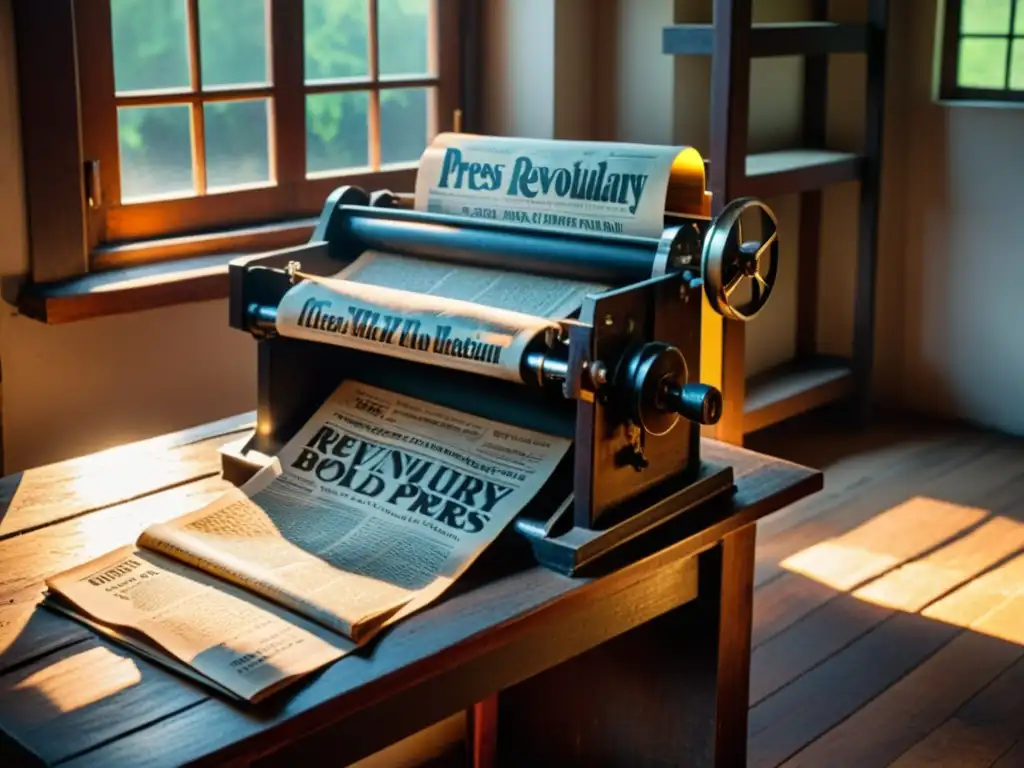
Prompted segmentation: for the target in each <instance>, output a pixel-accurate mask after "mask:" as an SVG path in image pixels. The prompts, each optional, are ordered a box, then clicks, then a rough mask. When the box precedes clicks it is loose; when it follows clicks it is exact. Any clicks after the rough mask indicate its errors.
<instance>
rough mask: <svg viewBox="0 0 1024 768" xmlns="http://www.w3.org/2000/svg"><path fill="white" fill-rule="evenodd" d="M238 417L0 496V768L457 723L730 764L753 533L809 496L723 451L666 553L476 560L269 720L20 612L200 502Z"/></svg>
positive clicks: (4, 487)
mask: <svg viewBox="0 0 1024 768" xmlns="http://www.w3.org/2000/svg"><path fill="white" fill-rule="evenodd" d="M252 422H253V415H252V414H245V415H242V416H239V417H237V418H233V419H227V420H224V421H221V422H217V423H215V424H210V425H205V426H203V427H200V428H197V429H194V430H188V431H186V432H182V433H177V434H174V435H169V436H166V437H161V438H157V439H154V440H149V441H145V442H142V443H136V444H133V445H129V446H125V447H124V448H119V449H116V450H113V451H108V452H104V453H101V454H94V455H92V456H88V457H85V458H82V459H76V460H73V461H68V462H63V463H60V464H55V465H52V466H48V467H42V468H39V469H35V470H31V471H29V472H26V473H22V474H18V475H14V476H11V477H7V478H4V479H3V480H2V481H0V510H3V511H2V512H0V606H2V607H0V627H2V626H4V625H6V627H7V630H6V632H5V631H3V630H2V629H0V765H4V766H8V765H13V764H21V763H22V762H41V763H44V764H51V765H52V764H55V763H60V764H61V765H65V766H68V767H69V768H72V767H73V768H78V767H79V766H86V765H96V766H110V767H115V766H138V765H144V764H146V765H148V764H154V765H178V764H181V763H185V762H192V761H200V762H206V763H210V764H218V765H222V764H224V763H225V762H232V763H233V764H237V763H243V764H247V763H250V762H260V763H263V762H267V763H270V762H277V761H279V760H280V761H284V760H288V761H291V762H292V764H293V765H303V764H329V765H344V764H346V763H348V762H350V761H353V760H356V759H358V758H360V757H362V756H365V755H369V754H372V753H374V752H376V751H377V750H379V749H381V748H383V747H385V746H387V745H388V744H391V743H393V742H395V741H397V740H399V739H401V738H403V737H405V736H408V735H410V734H413V733H416V732H417V731H419V730H421V729H423V728H425V727H427V726H429V725H430V724H432V723H435V722H438V721H440V720H442V719H444V718H446V717H448V716H450V715H452V714H454V713H458V712H460V711H463V710H469V711H470V712H471V717H469V719H468V722H469V724H470V733H469V738H468V739H467V744H468V745H469V749H468V751H469V753H470V755H469V756H470V757H472V758H473V759H474V760H475V762H476V763H477V764H491V763H492V762H493V758H494V755H495V753H497V754H499V755H500V757H501V761H502V762H503V763H504V762H506V758H508V759H507V763H508V764H511V765H537V764H550V763H554V764H558V765H573V764H583V765H597V764H600V765H608V764H623V765H630V766H640V765H644V764H649V763H656V764H661V765H665V764H675V765H688V766H697V765H729V766H742V765H744V763H745V751H746V746H745V745H746V715H747V686H748V674H749V662H750V625H751V602H752V576H753V568H754V538H755V531H756V527H755V525H754V523H755V522H756V521H757V520H758V519H759V518H761V517H763V516H765V515H767V514H770V513H771V512H773V511H775V510H778V509H780V508H781V507H784V506H786V505H788V504H790V503H792V502H793V501H795V500H797V499H799V498H801V497H803V496H806V495H808V494H810V493H813V492H814V491H816V490H818V489H820V488H821V487H822V482H823V480H822V475H821V473H819V472H817V471H814V470H811V469H808V468H806V467H802V466H798V465H795V464H791V463H789V462H785V461H779V460H775V459H772V458H769V457H766V456H762V455H759V454H755V453H752V452H749V451H745V450H743V449H739V448H736V447H732V446H727V445H725V444H721V443H715V442H710V441H704V442H703V445H702V451H704V455H705V456H706V457H707V458H709V459H711V460H713V461H719V462H728V463H730V464H732V466H733V467H734V469H735V473H736V478H737V480H736V482H737V492H736V494H735V496H734V497H733V498H731V499H730V500H722V501H720V502H717V503H716V504H715V505H713V508H710V507H709V508H707V509H703V510H698V511H694V512H692V513H687V514H686V515H684V516H682V518H681V519H680V520H679V521H678V524H677V528H676V529H675V530H674V531H672V532H671V534H672V538H671V541H672V542H673V543H670V544H669V545H667V546H664V540H662V545H663V546H662V548H660V549H656V548H654V545H653V544H650V543H641V544H638V545H637V546H636V547H634V549H633V550H632V551H631V552H628V553H625V554H626V555H628V559H626V560H623V561H621V562H616V563H609V564H608V565H607V566H606V567H605V570H604V572H603V573H599V574H596V575H594V576H591V577H588V578H576V579H571V578H567V577H564V576H561V575H558V574H556V573H553V572H551V571H548V570H545V569H543V568H540V567H537V566H535V565H533V564H532V563H531V562H529V561H528V560H527V559H526V558H522V559H520V560H516V559H513V560H512V561H511V562H512V565H510V560H509V558H508V557H507V556H505V555H502V558H500V559H495V558H494V557H490V554H491V551H489V552H488V553H487V554H485V556H484V557H482V558H481V560H480V562H479V563H478V564H476V565H474V566H473V568H472V569H471V570H470V571H469V572H468V574H467V575H466V577H465V578H464V579H463V580H461V581H460V583H459V584H458V585H456V589H454V590H453V591H452V592H451V593H450V594H449V595H448V596H447V597H446V598H445V599H443V600H442V601H441V602H440V603H438V604H437V605H435V606H433V607H431V608H430V609H428V610H426V611H424V612H422V613H420V614H418V615H416V616H413V617H411V618H410V619H408V620H407V621H405V622H403V623H401V624H400V625H398V626H396V627H395V628H393V629H392V630H390V631H389V632H387V633H385V635H384V636H383V637H382V638H381V639H380V640H379V641H377V642H376V643H375V644H374V645H372V646H371V647H370V648H369V649H368V651H367V653H365V654H360V655H356V656H350V657H347V658H345V659H342V660H341V661H339V662H337V663H336V664H334V665H333V666H331V667H329V668H327V669H326V670H323V671H322V672H321V673H319V674H318V675H317V676H315V677H314V678H313V679H312V680H311V681H309V682H308V684H302V685H300V686H299V687H298V688H297V689H296V690H295V691H294V692H291V693H286V694H285V695H284V696H283V697H282V698H281V699H280V700H278V701H276V702H273V703H270V704H268V706H266V707H261V708H251V707H242V706H238V705H233V704H229V703H227V702H226V701H225V700H222V699H219V698H217V697H215V696H214V695H211V693H210V692H209V691H208V690H206V689H204V688H202V687H200V686H198V685H195V684H192V683H191V682H188V681H186V680H184V679H182V678H180V677H178V676H176V675H174V674H172V673H170V672H167V671H165V670H164V669H163V668H160V667H158V666H156V665H154V664H152V663H150V662H148V661H146V660H144V659H142V658H140V657H138V656H136V655H134V654H132V653H130V652H128V651H126V650H124V649H122V648H120V647H118V646H114V645H111V644H110V643H108V642H106V641H104V640H101V639H99V638H98V637H97V636H95V635H94V634H93V633H92V632H90V631H89V630H88V629H85V628H84V627H82V626H80V625H78V624H76V623H74V622H72V621H70V620H68V619H65V618H63V617H60V616H57V615H55V614H52V613H51V612H49V611H47V610H46V609H43V608H39V607H37V606H36V603H37V601H38V600H39V597H40V594H41V590H42V588H43V585H42V580H43V579H44V578H45V577H46V576H48V575H50V574H53V573H55V572H58V571H61V570H63V569H66V568H69V567H71V566H74V565H77V564H79V563H81V562H83V561H85V560H87V559H89V558H92V557H95V556H97V555H100V554H102V553H104V552H106V551H108V550H110V549H111V548H113V547H115V546H118V545H121V544H126V543H130V542H132V541H133V540H134V539H135V537H136V536H137V535H138V534H139V533H140V532H141V531H142V529H143V528H145V527H146V526H147V525H149V524H151V523H153V522H155V521H158V520H166V519H168V518H171V517H175V516H177V515H180V514H184V513H186V512H189V511H191V510H193V509H196V508H198V507H199V506H201V505H203V504H205V503H207V502H209V501H211V500H212V499H214V498H215V497H216V496H217V495H218V494H219V493H220V492H222V491H223V490H224V489H225V487H226V483H225V481H224V480H223V479H221V478H220V476H219V472H220V458H219V453H218V449H219V447H220V446H221V445H223V444H225V443H227V442H229V441H231V440H234V439H237V438H239V437H241V436H242V434H243V433H244V432H245V431H247V430H248V429H250V428H251V426H252ZM492 550H493V551H494V552H500V551H503V550H502V548H501V547H498V546H497V545H496V546H495V547H492ZM499 691H500V694H497V692H499ZM496 694H497V695H496Z"/></svg>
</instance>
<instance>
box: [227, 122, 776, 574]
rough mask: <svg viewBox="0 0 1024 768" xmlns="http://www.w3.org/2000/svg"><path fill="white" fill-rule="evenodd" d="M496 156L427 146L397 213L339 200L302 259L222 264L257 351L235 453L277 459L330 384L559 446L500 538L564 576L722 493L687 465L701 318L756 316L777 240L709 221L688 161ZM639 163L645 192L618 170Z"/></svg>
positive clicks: (744, 216) (740, 218)
mask: <svg viewBox="0 0 1024 768" xmlns="http://www.w3.org/2000/svg"><path fill="white" fill-rule="evenodd" d="M476 141H482V140H479V139H477V140H476ZM491 141H492V143H491V144H483V143H481V144H480V145H479V146H478V145H477V144H475V143H474V139H473V137H463V136H461V135H443V136H442V137H439V139H438V140H437V141H435V144H434V146H432V147H431V148H429V149H428V152H427V153H426V154H425V155H424V159H423V161H422V164H421V167H420V168H419V171H418V178H417V190H416V199H415V203H414V206H412V207H410V206H409V205H408V204H404V203H402V202H401V201H400V200H399V198H398V196H396V195H393V194H391V193H390V192H387V191H377V192H374V193H373V194H367V192H365V191H364V190H361V189H358V188H354V187H341V188H339V189H338V190H337V191H335V193H334V194H332V195H331V197H330V198H329V199H328V200H327V202H326V204H325V206H324V209H323V212H322V214H321V216H320V218H319V220H318V223H317V226H316V230H315V232H314V234H313V236H312V238H311V239H310V242H309V243H308V244H306V245H303V246H299V247H296V248H291V249H286V250H284V251H279V252H274V253H270V254H264V255H258V256H251V257H245V258H240V259H237V260H235V261H234V262H232V263H231V265H230V268H229V273H230V324H231V325H232V327H234V328H237V329H240V330H243V331H246V332H249V333H251V334H252V335H253V336H254V337H256V339H257V340H258V342H257V346H258V362H257V365H258V395H257V427H256V430H255V433H254V435H253V437H252V439H251V440H250V442H249V444H248V445H247V446H246V448H247V450H251V451H255V452H258V453H261V454H266V455H272V454H274V453H275V451H276V450H277V449H278V448H280V446H281V445H283V444H284V443H285V442H286V441H287V440H288V439H289V438H290V437H291V436H292V435H293V434H294V433H295V431H296V430H297V429H298V428H299V427H300V426H301V425H302V424H303V423H304V422H305V420H306V419H308V418H309V416H310V415H311V414H312V413H313V411H315V410H316V408H317V407H318V406H319V405H320V404H321V403H322V402H323V400H324V399H325V398H326V397H327V396H328V395H329V394H330V393H331V392H332V391H333V390H334V388H335V387H337V386H338V384H339V382H340V381H342V380H343V379H346V378H357V379H359V380H361V381H364V382H366V383H368V384H372V385H376V386H380V387H384V388H387V389H390V390H394V391H397V392H401V393H404V394H407V395H410V396H414V397H417V398H421V399H423V400H427V401H431V402H435V403H437V404H439V405H444V406H447V407H451V408H455V409H458V410H460V411H463V412H466V413H471V414H475V415H478V416H482V417H486V418H490V419H494V420H497V421H501V422H504V423H508V424H512V425H516V426H520V427H526V428H529V429H533V430H537V431H541V432H546V433H549V434H556V435H560V436H564V437H569V438H571V439H572V441H573V448H572V450H571V451H570V453H569V455H568V456H567V458H566V460H565V461H564V462H563V466H560V467H559V469H558V471H557V472H556V473H555V475H554V476H553V477H552V479H551V481H550V482H549V483H548V485H547V487H546V488H545V490H544V492H543V493H542V494H541V495H540V496H538V498H537V499H536V501H535V503H533V504H531V506H530V507H529V509H527V510H525V511H524V512H523V513H522V514H521V515H520V516H519V517H518V518H517V520H516V523H515V527H516V530H517V531H518V532H519V533H520V534H521V535H523V536H525V537H526V538H527V539H528V540H529V542H530V545H531V546H532V548H533V552H534V554H535V555H536V557H537V559H538V560H539V561H540V562H542V563H544V564H545V565H547V566H549V567H552V568H555V569H557V570H559V571H562V572H565V573H574V572H576V571H577V569H579V568H580V567H581V566H583V565H584V564H586V563H588V562H590V561H591V560H593V559H595V558H597V557H599V556H600V555H602V554H604V553H605V552H607V551H609V550H611V549H613V548H615V547H616V546H618V545H620V544H621V543H623V542H625V541H628V540H631V539H632V538H634V537H635V536H636V535H638V534H639V533H641V532H644V531H647V530H650V529H652V528H655V527H657V526H658V525H660V524H662V523H664V522H666V521H668V520H670V519H672V518H675V517H677V516H678V515H679V514H681V513H683V512H685V511H686V510H688V509H691V508H693V507H694V506H696V505H698V504H701V503H703V502H706V501H708V500H709V499H711V498H712V497H714V496H717V495H718V494H722V493H728V492H730V491H731V489H732V487H733V476H732V469H731V468H730V467H728V466H715V465H713V464H710V463H708V462H707V461H703V460H702V458H701V454H700V435H701V426H702V425H711V424H714V423H715V422H717V420H718V418H719V416H720V415H721V411H722V399H721V394H720V393H719V391H718V390H716V389H715V388H714V387H712V386H708V385H706V384H702V383H701V382H700V381H699V374H700V360H701V352H702V349H701V333H702V315H703V314H704V313H705V312H706V311H707V308H710V309H711V310H713V311H714V312H716V313H718V314H719V315H721V316H722V317H724V318H726V319H727V321H730V322H736V321H746V320H749V319H751V318H753V317H754V316H755V315H756V314H757V313H758V312H759V311H760V310H761V308H762V307H763V306H764V305H765V302H766V301H767V300H768V298H769V295H770V294H771V290H772V286H773V284H774V281H775V277H776V273H777V268H778V248H779V244H778V236H777V231H776V228H777V224H776V220H775V217H774V215H773V214H772V212H771V210H770V209H769V208H768V207H767V206H766V205H765V204H764V203H762V202H760V201H758V200H755V199H750V198H742V199H737V200H733V201H729V202H728V203H727V204H725V205H724V206H722V207H721V209H720V210H719V212H718V213H717V215H716V216H711V215H710V212H711V200H710V195H709V194H707V192H706V190H705V178H704V166H703V162H702V160H701V159H700V157H699V155H698V154H697V153H696V151H695V150H692V149H680V148H667V149H664V148H659V149H660V150H661V152H662V154H660V155H659V154H658V153H657V152H654V151H653V150H652V149H651V148H649V147H641V148H639V149H638V148H637V147H635V146H633V145H614V144H603V145H596V144H595V145H589V144H586V143H574V142H564V143H560V142H535V143H532V144H531V143H530V142H528V141H526V140H509V139H501V140H499V139H493V140H491ZM460 142H461V143H460ZM602 152H603V153H604V154H602ZM644 152H651V154H650V155H649V156H647V159H648V160H649V161H650V163H651V164H654V165H656V164H657V163H658V162H660V163H661V166H662V169H663V174H662V175H661V176H660V177H659V176H658V175H657V174H656V173H654V174H645V173H640V171H639V170H637V171H635V172H633V173H627V172H626V171H625V170H622V169H624V168H634V169H636V168H640V169H641V170H642V169H643V167H644V166H643V160H644V157H643V153H644ZM431 153H433V154H431ZM630 153H638V154H639V156H641V157H640V160H637V159H636V156H632V157H631V155H630ZM622 158H626V159H622ZM558 161H561V162H558ZM602 163H603V165H602ZM616 163H618V165H616ZM627 163H632V165H627ZM617 169H618V170H617ZM642 194H643V195H647V196H648V197H653V198H655V201H654V202H653V203H648V208H647V213H646V215H647V217H648V223H647V224H645V225H640V224H634V223H633V222H636V221H637V219H636V218H635V217H636V216H637V215H638V209H639V208H640V206H641V203H642V200H641V195H642ZM499 196H500V197H499ZM652 205H653V206H655V207H656V210H655V212H654V213H653V214H652V213H651V210H652V209H651V206H652ZM640 213H641V214H643V211H640ZM652 216H654V217H655V218H654V219H653V221H654V223H653V224H652V223H651V221H652V219H651V217H652ZM630 217H633V218H630ZM751 220H753V221H754V222H756V224H757V226H754V227H752V226H751ZM744 226H746V227H747V228H748V230H750V233H753V235H754V236H752V237H750V238H745V237H744V235H745V234H748V233H745V232H744V231H743V228H744ZM637 232H641V233H643V234H636V233H637ZM740 296H743V297H744V300H743V301H740V300H739V297H740ZM705 297H706V301H705Z"/></svg>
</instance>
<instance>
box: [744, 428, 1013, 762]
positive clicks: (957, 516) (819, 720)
mask: <svg viewBox="0 0 1024 768" xmlns="http://www.w3.org/2000/svg"><path fill="white" fill-rule="evenodd" d="M851 434H853V436H851ZM748 447H750V448H753V449H754V450H760V451H764V452H767V453H772V454H774V455H778V456H782V457H784V458H789V459H792V460H794V461H798V462H801V463H804V464H808V465H811V466H816V467H820V468H823V469H825V474H826V479H825V490H824V491H822V492H820V493H819V494H817V495H816V496H814V497H812V498H810V499H807V500H805V501H803V502H801V503H799V504H796V505H794V506H793V507H791V508H789V509H787V510H785V511H784V512H782V513H779V514H777V515H775V516H773V517H772V518H769V519H767V520H765V521H762V524H761V525H760V527H759V529H758V549H757V571H756V584H757V587H756V589H757V591H756V598H755V603H754V637H753V644H754V654H753V668H752V672H751V695H750V726H749V738H750V744H749V750H750V751H749V754H750V759H749V765H751V766H775V765H785V766H814V767H815V768H818V767H819V766H827V767H828V768H838V767H839V766H856V767H857V768H872V767H873V766H888V765H895V766H900V768H904V767H907V766H925V765H928V766H956V767H957V768H970V767H971V766H998V767H999V768H1010V766H1013V767H1014V768H1017V767H1024V441H1021V440H1013V439H1010V438H1005V437H998V436H994V435H988V434H984V433H982V432H980V431H977V430H972V429H969V428H966V427H958V426H949V425H933V424H925V423H923V422H921V421H912V422H908V421H903V422H901V423H894V422H893V423H886V424H880V425H879V426H876V427H873V428H871V429H870V430H867V431H864V432H860V433H851V432H850V431H849V430H848V429H844V428H837V427H834V426H826V425H825V424H824V423H823V422H822V421H821V420H820V419H819V420H817V421H816V422H808V421H806V420H804V421H802V422H801V423H793V424H791V425H786V426H785V427H782V428H778V429H775V430H773V431H770V432H767V433H761V434H758V435H755V436H753V437H752V438H748Z"/></svg>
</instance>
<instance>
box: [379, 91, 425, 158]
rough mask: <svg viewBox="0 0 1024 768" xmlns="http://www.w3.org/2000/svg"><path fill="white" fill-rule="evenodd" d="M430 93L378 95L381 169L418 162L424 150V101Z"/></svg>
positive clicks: (392, 92)
mask: <svg viewBox="0 0 1024 768" xmlns="http://www.w3.org/2000/svg"><path fill="white" fill-rule="evenodd" d="M430 90H432V89H428V88H386V89H384V90H382V91H381V92H380V162H381V165H388V164H390V163H408V162H415V161H416V160H419V159H420V155H422V154H423V150H424V149H426V147H427V128H428V126H427V122H428V119H427V116H428V113H427V98H428V91H430ZM429 95H433V94H429Z"/></svg>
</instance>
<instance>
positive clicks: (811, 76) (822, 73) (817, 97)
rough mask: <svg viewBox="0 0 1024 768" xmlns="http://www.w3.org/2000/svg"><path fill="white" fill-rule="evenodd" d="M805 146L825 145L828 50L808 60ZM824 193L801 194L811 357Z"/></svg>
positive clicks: (819, 0) (824, 5)
mask: <svg viewBox="0 0 1024 768" xmlns="http://www.w3.org/2000/svg"><path fill="white" fill-rule="evenodd" d="M813 13H814V20H815V21H826V20H827V19H828V0H814V8H813ZM804 61H805V63H804V103H803V146H805V147H808V148H814V149H819V148H822V149H823V148H824V147H825V139H826V136H825V133H826V121H827V118H828V54H826V53H822V54H817V55H815V56H808V57H806V59H805V60H804ZM821 203H822V193H821V190H820V189H812V190H809V191H807V192H803V193H801V195H800V230H799V235H798V244H797V247H798V254H797V255H798V271H797V310H796V352H797V356H799V357H810V356H811V355H814V354H815V353H816V352H817V348H818V269H819V264H820V259H821V254H820V249H821V213H822V210H821V209H822V205H821Z"/></svg>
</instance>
